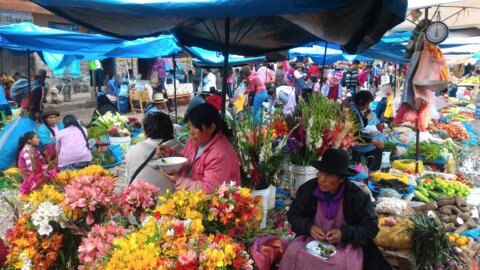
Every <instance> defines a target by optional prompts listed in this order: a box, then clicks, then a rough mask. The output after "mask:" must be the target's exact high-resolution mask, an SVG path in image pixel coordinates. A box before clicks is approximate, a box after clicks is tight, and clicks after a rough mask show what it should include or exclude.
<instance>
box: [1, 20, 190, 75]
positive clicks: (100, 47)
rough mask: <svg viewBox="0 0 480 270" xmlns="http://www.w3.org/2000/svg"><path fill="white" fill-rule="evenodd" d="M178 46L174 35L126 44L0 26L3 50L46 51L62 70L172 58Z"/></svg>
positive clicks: (27, 27) (48, 59)
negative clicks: (80, 63) (81, 64)
mask: <svg viewBox="0 0 480 270" xmlns="http://www.w3.org/2000/svg"><path fill="white" fill-rule="evenodd" d="M177 43H178V42H177V40H176V38H175V37H174V36H173V35H161V36H158V37H150V38H141V39H137V40H133V41H128V40H127V41H126V40H121V39H117V38H111V37H106V36H102V35H96V34H83V33H78V32H69V31H63V30H57V29H51V28H47V27H41V26H36V25H34V24H31V23H19V24H12V25H6V26H0V47H2V48H6V49H10V50H27V49H28V50H31V51H38V52H42V53H43V59H44V60H45V62H46V63H47V64H48V66H50V67H51V68H52V69H53V70H56V69H61V68H63V67H65V66H66V65H68V64H70V63H71V62H72V61H75V60H95V59H104V58H109V57H114V58H122V57H132V58H153V57H157V56H162V57H165V56H170V55H173V54H177V53H179V52H180V51H181V47H180V46H178V44H177Z"/></svg>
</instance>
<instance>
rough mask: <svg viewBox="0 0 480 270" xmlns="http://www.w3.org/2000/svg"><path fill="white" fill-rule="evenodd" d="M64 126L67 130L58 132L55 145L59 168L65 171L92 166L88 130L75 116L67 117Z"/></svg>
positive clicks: (64, 119)
mask: <svg viewBox="0 0 480 270" xmlns="http://www.w3.org/2000/svg"><path fill="white" fill-rule="evenodd" d="M63 125H64V126H65V128H64V129H62V130H60V131H59V132H58V134H57V141H56V144H55V148H56V150H57V153H58V167H59V168H61V169H62V171H65V170H80V169H83V168H85V167H87V166H90V163H91V161H92V153H91V151H90V149H89V148H88V139H87V130H86V129H85V128H84V127H82V126H80V124H79V123H78V120H77V118H76V117H75V116H73V115H65V117H64V118H63Z"/></svg>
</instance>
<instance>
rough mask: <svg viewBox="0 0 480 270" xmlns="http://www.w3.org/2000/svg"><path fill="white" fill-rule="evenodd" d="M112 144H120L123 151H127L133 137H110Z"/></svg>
mask: <svg viewBox="0 0 480 270" xmlns="http://www.w3.org/2000/svg"><path fill="white" fill-rule="evenodd" d="M109 141H110V145H120V147H121V148H122V151H123V152H124V153H125V152H126V151H128V149H129V148H130V145H131V143H132V138H130V136H128V137H109Z"/></svg>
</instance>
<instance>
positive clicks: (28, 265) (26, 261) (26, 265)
mask: <svg viewBox="0 0 480 270" xmlns="http://www.w3.org/2000/svg"><path fill="white" fill-rule="evenodd" d="M20 259H21V260H22V263H23V266H22V270H30V269H32V260H31V259H30V258H29V257H28V256H27V255H26V254H25V252H22V253H20Z"/></svg>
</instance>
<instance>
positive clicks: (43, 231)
mask: <svg viewBox="0 0 480 270" xmlns="http://www.w3.org/2000/svg"><path fill="white" fill-rule="evenodd" d="M52 231H53V228H52V226H50V224H48V223H47V222H43V223H41V224H40V226H39V229H38V234H40V235H49V234H50V233H51V232H52Z"/></svg>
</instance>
